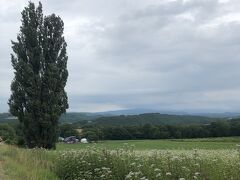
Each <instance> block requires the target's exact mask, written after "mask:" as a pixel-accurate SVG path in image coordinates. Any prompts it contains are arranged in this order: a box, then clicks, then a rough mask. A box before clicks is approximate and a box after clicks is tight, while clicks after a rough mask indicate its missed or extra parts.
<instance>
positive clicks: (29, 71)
mask: <svg viewBox="0 0 240 180" xmlns="http://www.w3.org/2000/svg"><path fill="white" fill-rule="evenodd" d="M63 27H64V24H63V21H62V20H61V18H60V17H59V16H56V15H55V14H52V15H49V16H45V17H44V16H43V13H42V4H41V3H40V2H39V5H38V7H35V5H34V3H32V2H29V4H28V6H27V7H25V9H24V10H23V11H22V25H21V27H20V33H19V34H18V36H17V41H16V42H13V41H12V44H13V45H12V49H13V52H14V53H13V54H11V60H12V66H13V69H14V74H15V77H14V79H13V81H12V84H11V91H12V94H11V97H10V99H9V106H10V112H11V114H12V115H14V116H16V117H18V120H19V121H20V123H21V125H22V127H23V134H24V138H25V142H26V145H27V147H28V148H34V147H42V148H47V149H52V148H55V144H56V141H57V131H58V121H59V117H60V115H61V114H62V113H65V112H66V109H67V108H68V100H67V94H66V92H65V90H64V87H65V85H66V82H67V78H68V71H67V60H68V57H67V55H66V46H67V44H66V42H65V40H64V37H63V29H64V28H63Z"/></svg>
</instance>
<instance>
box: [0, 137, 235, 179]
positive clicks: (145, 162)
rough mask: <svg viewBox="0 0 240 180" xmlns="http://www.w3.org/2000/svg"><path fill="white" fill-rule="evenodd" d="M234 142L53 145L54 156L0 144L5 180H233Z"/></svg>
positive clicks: (166, 141) (0, 157)
mask: <svg viewBox="0 0 240 180" xmlns="http://www.w3.org/2000/svg"><path fill="white" fill-rule="evenodd" d="M237 144H240V137H234V138H206V139H181V140H176V139H173V140H131V141H102V142H98V143H89V144H81V143H79V144H64V143H59V144H57V150H56V151H53V150H51V151H48V150H44V149H24V148H18V147H16V146H11V145H0V178H1V177H4V179H6V180H13V179H14V180H46V179H47V180H61V179H64V180H65V179H66V180H74V179H86V180H92V179H93V180H95V179H96V180H98V179H105V180H125V179H129V180H139V179H141V178H142V179H145V180H146V179H148V180H159V179H163V180H165V179H167V180H175V179H184V180H192V179H202V180H203V179H209V180H215V179H216V180H225V179H233V180H239V177H238V176H239V174H240V163H239V162H240V147H239V146H237Z"/></svg>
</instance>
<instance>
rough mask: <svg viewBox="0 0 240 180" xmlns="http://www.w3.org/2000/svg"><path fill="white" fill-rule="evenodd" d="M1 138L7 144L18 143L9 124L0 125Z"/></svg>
mask: <svg viewBox="0 0 240 180" xmlns="http://www.w3.org/2000/svg"><path fill="white" fill-rule="evenodd" d="M0 137H1V138H2V140H3V141H5V143H7V144H14V143H15V141H16V133H15V130H14V128H13V127H11V126H10V125H8V124H0Z"/></svg>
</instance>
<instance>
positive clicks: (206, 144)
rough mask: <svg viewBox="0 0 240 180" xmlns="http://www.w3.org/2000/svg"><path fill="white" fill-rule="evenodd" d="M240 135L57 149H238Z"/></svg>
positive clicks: (70, 145) (88, 145)
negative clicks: (127, 147) (126, 147)
mask: <svg viewBox="0 0 240 180" xmlns="http://www.w3.org/2000/svg"><path fill="white" fill-rule="evenodd" d="M236 144H240V137H234V138H203V139H174V140H119V141H101V142H98V143H89V144H81V143H79V144H65V143H59V144H58V145H57V150H69V149H75V150H77V149H85V148H87V147H97V148H107V149H110V150H113V149H118V148H123V147H125V146H132V147H133V149H134V150H161V149H165V150H166V149H168V150H181V149H185V150H191V149H212V150H214V149H236Z"/></svg>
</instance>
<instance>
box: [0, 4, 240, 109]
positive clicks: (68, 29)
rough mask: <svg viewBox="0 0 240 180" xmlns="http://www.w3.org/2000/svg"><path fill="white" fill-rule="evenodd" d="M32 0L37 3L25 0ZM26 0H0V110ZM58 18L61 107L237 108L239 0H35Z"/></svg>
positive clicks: (239, 87) (239, 86)
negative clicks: (64, 97) (63, 53)
mask: <svg viewBox="0 0 240 180" xmlns="http://www.w3.org/2000/svg"><path fill="white" fill-rule="evenodd" d="M33 2H38V1H33ZM27 4H28V1H27V0H11V1H9V0H0V112H6V111H8V105H7V101H8V98H9V96H10V83H11V80H12V79H13V69H12V67H11V61H10V53H11V52H12V51H11V43H10V40H15V39H16V35H17V33H18V32H19V26H20V19H21V14H20V13H21V11H22V10H23V8H24V6H26V5H27ZM42 4H43V11H44V14H45V15H48V14H50V13H55V14H57V15H59V16H60V17H61V18H62V19H63V21H64V23H65V38H66V41H67V43H68V49H67V50H68V56H69V61H68V70H69V79H68V83H67V87H66V91H67V93H68V97H69V105H70V108H69V111H84V112H86V111H88V112H97V111H108V110H118V109H130V108H141V109H142V108H144V109H157V110H180V111H189V112H190V111H208V112H225V111H238V110H239V109H240V1H239V0H185V1H184V0H176V1H170V0H71V1H66V0H51V1H47V0H43V1H42Z"/></svg>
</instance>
